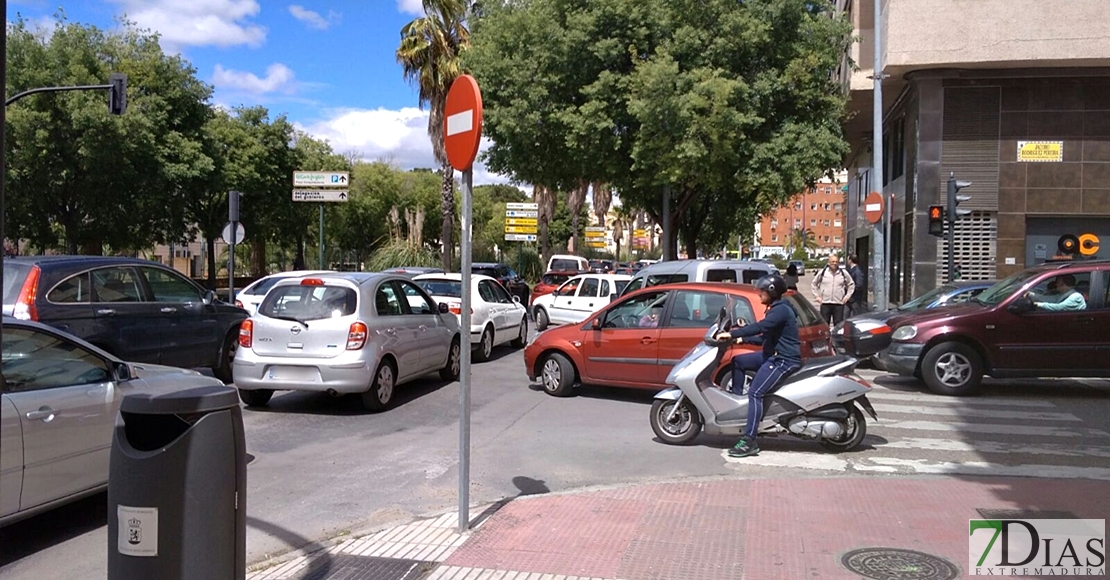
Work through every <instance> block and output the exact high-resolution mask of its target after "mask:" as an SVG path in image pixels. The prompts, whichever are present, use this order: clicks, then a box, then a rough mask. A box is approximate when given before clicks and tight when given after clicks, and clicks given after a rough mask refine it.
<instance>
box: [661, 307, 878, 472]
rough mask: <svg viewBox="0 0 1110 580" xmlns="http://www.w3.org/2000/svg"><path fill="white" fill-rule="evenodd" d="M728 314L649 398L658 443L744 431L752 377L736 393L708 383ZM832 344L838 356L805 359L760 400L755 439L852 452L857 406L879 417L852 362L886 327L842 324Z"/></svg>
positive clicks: (857, 433)
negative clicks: (790, 438) (781, 437)
mask: <svg viewBox="0 0 1110 580" xmlns="http://www.w3.org/2000/svg"><path fill="white" fill-rule="evenodd" d="M731 310H732V309H731V308H729V307H726V308H722V309H721V313H720V314H719V315H718V317H717V322H716V323H715V324H713V325H712V326H711V327H710V328H709V332H707V333H706V334H705V337H704V338H703V341H702V343H701V344H698V345H696V346H695V347H694V348H692V349H691V350H690V352H688V353H687V354H686V356H685V357H683V358H682V360H680V361H679V362H678V364H676V365H675V366H674V368H673V369H671V372H670V374H669V375H668V376H667V384H670V385H675V386H674V387H671V388H668V389H665V390H663V391H660V392H659V393H658V394H656V395H655V402H654V403H653V404H652V406H651V428H652V430H653V431H654V432H655V434H656V436H658V437H659V439H661V440H662V441H663V442H664V443H669V444H672V445H682V444H686V443H689V442H691V441H693V440H694V438H695V437H697V436H698V433H700V432H701V431H702V429H703V428H704V430H705V432H706V433H709V434H712V435H737V436H739V435H740V434H741V433H743V431H744V425H745V423H747V414H748V397H747V394H746V393H747V387H748V385H749V384H750V381H751V375H749V376H748V377H747V378H746V380H745V385H744V388H743V389H742V391H741V394H734V393H732V392H731V391H729V390H726V389H727V385H726V386H725V388H722V387H720V386H718V385H715V384H714V383H713V378H712V375H713V373H714V371H716V369H717V368H718V367H719V366H720V364H721V361H722V358H723V357H724V356H725V354H726V353H727V352H728V350H729V348H728V347H729V344H730V343H732V342H733V341H732V340H724V341H718V340H717V339H716V335H717V332H718V330H717V329H719V328H721V329H727V328H732V327H733V325H732V320H731V316H730V314H729V312H731ZM833 338H834V344H835V346H836V349H837V351H838V352H840V353H841V354H839V355H836V356H827V357H821V358H814V359H810V360H809V361H807V362H806V364H804V365H803V366H802V367H801V368H800V369H798V370H796V371H794V372H793V373H791V374H789V375H787V376H786V378H785V379H783V380H782V381H781V382H780V383H779V384H778V385H777V386H776V387H775V388H774V389H772V390H771V391H770V392H769V393H767V394H766V395H764V397H763V420H762V421H761V422H760V425H759V433H760V434H770V435H777V434H780V433H786V434H789V435H794V436H796V437H799V438H802V439H808V440H815V441H817V442H818V443H820V444H821V445H822V446H823V447H825V448H826V449H828V450H830V451H834V452H841V451H850V450H852V449H855V448H856V447H857V446H859V444H860V443H861V442H862V441H863V438H864V437H865V436H866V435H867V422H866V419H865V418H864V416H863V413H862V412H861V411H860V407H863V409H864V410H866V411H867V413H868V414H869V415H871V418H872V419H875V420H878V416H877V415H876V414H875V409H874V408H873V407H872V406H871V402H870V401H868V400H867V393H868V392H869V391H870V390H871V385H869V384H868V383H867V382H866V381H864V380H863V379H862V378H860V377H858V376H856V375H854V374H852V373H853V371H854V370H855V367H856V365H857V364H859V359H858V358H856V357H861V356H869V355H867V354H865V353H867V352H868V351H871V350H874V352H878V351H880V350H882V349H883V348H886V347H887V346H889V344H890V328H889V327H886V325H884V324H882V323H876V322H873V321H864V322H861V323H859V324H856V323H844V324H843V325H841V326H838V327H837V328H836V329H834V331H833ZM726 376H727V374H726Z"/></svg>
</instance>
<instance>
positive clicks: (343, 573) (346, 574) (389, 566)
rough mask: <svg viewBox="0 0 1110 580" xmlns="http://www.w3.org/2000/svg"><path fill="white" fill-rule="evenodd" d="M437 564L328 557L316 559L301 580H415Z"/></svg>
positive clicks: (346, 556) (342, 556) (372, 558)
mask: <svg viewBox="0 0 1110 580" xmlns="http://www.w3.org/2000/svg"><path fill="white" fill-rule="evenodd" d="M434 567H435V563H431V562H420V561H416V560H398V559H394V558H377V557H371V556H349V555H345V554H340V555H336V554H329V555H326V556H323V557H321V558H318V559H316V560H315V561H314V562H313V563H312V564H311V565H310V566H309V569H308V570H307V571H306V572H305V573H304V574H303V575H302V576H299V577H298V580H416V579H417V578H420V577H422V576H424V574H425V573H427V572H428V570H430V569H431V568H434Z"/></svg>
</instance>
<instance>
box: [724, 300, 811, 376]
mask: <svg viewBox="0 0 1110 580" xmlns="http://www.w3.org/2000/svg"><path fill="white" fill-rule="evenodd" d="M729 334H731V335H732V337H733V338H740V337H745V338H747V337H751V339H749V340H745V342H748V343H750V344H762V345H763V357H764V358H770V357H771V356H773V355H778V356H780V357H782V358H783V359H786V360H787V361H790V362H793V363H796V364H799V365H800V364H802V341H801V339H800V338H798V315H797V313H796V312H794V309H793V308H792V307H791V306H790V304H789V303H788V302H786V301H784V300H783V299H781V298H779V299H778V300H775V301H774V302H772V303H771V308H769V309H768V310H767V314H766V315H764V317H763V320H760V321H759V322H756V323H754V324H748V325H746V326H741V327H740V328H735V329H733V330H732V331H730V332H729Z"/></svg>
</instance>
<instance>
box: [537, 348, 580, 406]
mask: <svg viewBox="0 0 1110 580" xmlns="http://www.w3.org/2000/svg"><path fill="white" fill-rule="evenodd" d="M540 380H541V381H543V390H544V391H545V392H547V394H549V395H552V396H555V397H567V396H569V395H570V394H571V391H572V390H573V389H574V364H573V363H571V362H570V359H568V358H567V357H566V355H564V354H562V353H558V352H553V353H551V354H549V355H547V358H546V359H544V361H543V370H542V372H541V373H540Z"/></svg>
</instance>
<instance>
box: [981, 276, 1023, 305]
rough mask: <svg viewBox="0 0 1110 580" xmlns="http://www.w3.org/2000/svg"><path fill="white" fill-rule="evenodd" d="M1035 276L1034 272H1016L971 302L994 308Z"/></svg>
mask: <svg viewBox="0 0 1110 580" xmlns="http://www.w3.org/2000/svg"><path fill="white" fill-rule="evenodd" d="M1036 275H1037V272H1036V271H1024V272H1018V273H1017V274H1014V275H1013V276H1010V277H1009V278H1006V279H1005V280H1002V281H1001V282H999V283H997V284H995V285H994V286H991V287H990V288H987V289H986V290H983V292H982V293H981V294H979V295H978V296H976V297H974V298H972V299H971V300H972V301H973V302H978V303H980V304H986V305H987V306H994V305H995V304H998V303H999V302H1002V301H1003V300H1005V299H1006V298H1007V297H1009V296H1010V294H1013V293H1014V291H1015V290H1017V289H1018V288H1021V287H1022V286H1024V285H1025V283H1026V282H1028V281H1030V280H1032V279H1033V278H1034V277H1035V276H1036Z"/></svg>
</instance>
